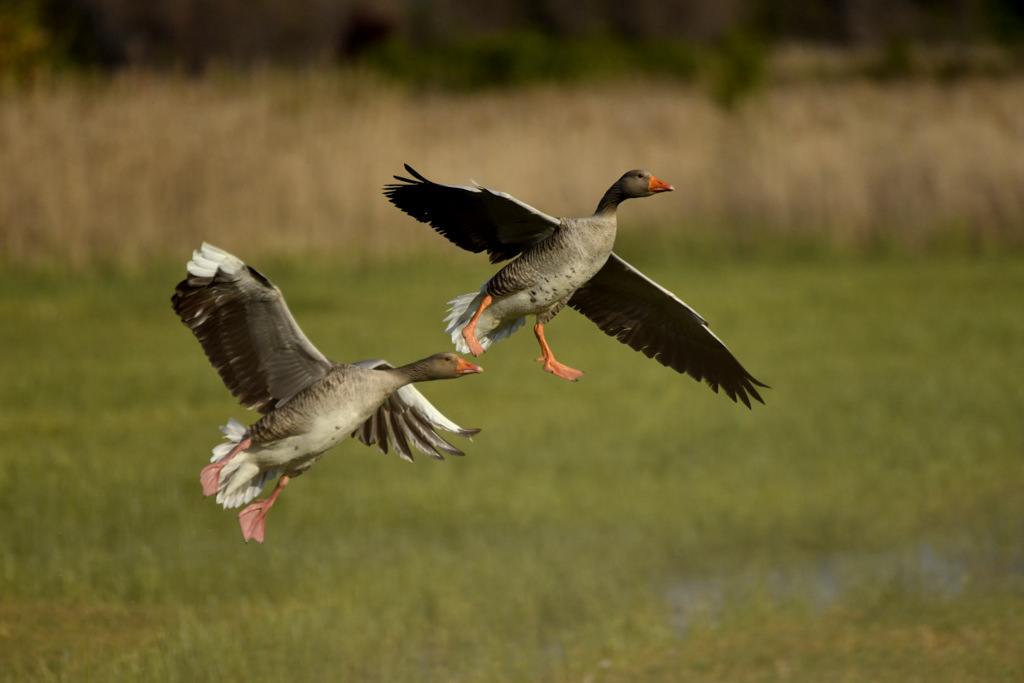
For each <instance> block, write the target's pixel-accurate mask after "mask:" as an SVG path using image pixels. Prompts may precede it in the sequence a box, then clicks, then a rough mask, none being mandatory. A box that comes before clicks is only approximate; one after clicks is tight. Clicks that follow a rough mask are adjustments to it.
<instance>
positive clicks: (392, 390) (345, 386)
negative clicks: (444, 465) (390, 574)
mask: <svg viewBox="0 0 1024 683" xmlns="http://www.w3.org/2000/svg"><path fill="white" fill-rule="evenodd" d="M186 268H187V271H188V276H187V277H186V279H185V280H183V281H182V282H181V283H179V284H178V286H177V289H176V291H175V294H174V297H173V298H172V299H171V301H172V305H173V307H174V310H175V312H176V313H177V314H178V315H179V317H180V318H181V320H182V322H183V323H184V324H185V325H186V326H187V327H188V328H189V329H190V330H192V332H193V333H194V334H195V335H196V338H197V339H198V340H199V342H200V343H201V345H202V346H203V349H204V351H205V352H206V355H207V357H208V358H209V359H210V362H211V364H212V365H213V366H214V368H216V370H217V371H218V373H219V374H220V376H221V378H222V379H223V380H224V383H225V385H226V386H227V387H228V389H230V390H231V392H232V393H233V394H234V395H235V396H236V397H238V399H239V401H240V402H241V403H242V404H243V405H245V406H247V407H250V408H255V409H257V410H259V411H260V412H261V413H264V415H263V417H261V418H260V419H259V420H257V421H256V422H255V423H253V424H252V425H250V426H248V427H246V426H244V425H242V424H241V423H240V422H238V421H237V420H234V419H231V420H230V421H229V422H228V424H227V425H225V426H223V427H221V431H222V432H224V434H225V437H226V439H227V442H226V443H223V444H220V445H219V446H217V447H216V448H214V449H213V457H212V458H211V463H212V464H210V465H208V466H207V467H205V468H203V471H202V473H201V475H200V481H201V483H202V485H203V493H204V495H212V494H214V493H216V495H217V502H218V503H221V504H222V505H223V506H224V507H225V508H233V507H240V506H242V505H245V504H246V503H248V502H250V501H251V500H252V499H253V498H255V497H256V496H258V495H259V494H260V492H261V491H262V490H263V487H264V485H265V484H266V483H267V482H268V481H269V480H271V479H273V478H275V477H279V479H278V483H277V486H276V487H275V488H274V491H273V492H272V493H271V495H270V496H269V497H268V498H267V499H265V500H261V501H257V502H256V503H254V504H252V505H250V506H249V507H247V508H245V509H244V510H242V512H241V513H239V521H240V523H241V525H242V534H243V537H244V538H245V540H246V541H248V540H249V539H251V538H255V539H256V540H257V541H259V542H263V538H264V527H265V519H266V514H267V512H268V511H269V510H270V508H271V506H272V505H273V504H274V501H275V500H276V499H277V496H278V495H279V494H280V492H281V490H282V489H283V488H284V487H285V486H286V485H287V484H288V482H289V481H290V480H291V479H292V478H294V477H297V476H298V475H300V474H302V473H303V472H305V471H306V470H308V469H309V468H310V467H312V466H313V465H314V464H316V462H317V461H318V460H319V459H320V458H321V457H323V454H324V453H326V452H327V451H328V450H330V449H331V448H333V447H334V446H336V445H337V444H338V443H340V442H341V441H343V440H345V439H347V438H349V437H351V436H358V437H359V439H360V440H361V441H362V442H363V443H365V444H367V445H376V446H377V449H378V450H380V451H381V452H384V453H386V452H387V451H388V445H389V443H390V445H391V446H392V447H393V448H394V449H395V450H396V451H398V453H399V454H400V455H401V456H402V457H403V458H405V459H407V460H412V449H411V448H410V444H411V445H412V446H413V447H414V448H415V449H417V450H419V451H421V452H423V453H427V454H428V455H430V456H432V457H434V458H438V459H442V458H443V455H442V453H447V454H450V455H462V454H463V453H462V451H460V450H459V449H458V448H456V447H455V446H453V445H451V444H450V443H448V442H447V441H445V440H444V439H443V438H441V436H439V435H438V434H437V433H436V431H435V429H443V430H446V431H449V432H452V433H454V434H458V435H459V436H464V437H469V436H472V435H474V434H476V433H477V432H479V430H477V429H463V428H462V427H459V426H458V425H457V424H455V423H454V422H452V421H451V420H450V419H448V418H447V417H445V416H444V415H443V414H442V413H441V412H440V411H438V410H437V409H436V408H435V407H434V406H433V405H432V404H431V403H430V402H429V401H428V400H427V399H426V397H424V396H423V394H421V393H420V392H419V391H418V390H417V389H416V388H415V387H414V386H413V384H414V383H416V382H423V381H429V380H434V379H450V378H455V377H460V376H462V375H466V374H473V373H477V372H480V371H481V369H480V368H479V367H478V366H476V365H473V364H472V363H467V362H466V361H464V360H462V359H461V358H459V357H458V356H456V355H455V354H453V353H439V354H435V355H433V356H430V357H428V358H424V359H422V360H420V361H416V362H414V363H410V364H408V365H405V366H402V367H398V368H396V367H394V366H392V365H390V364H389V363H387V362H386V361H382V360H370V361H360V362H358V363H354V364H346V363H337V362H333V361H331V360H329V359H327V358H326V357H325V356H324V355H323V354H322V353H320V351H318V350H317V349H316V347H314V346H313V345H312V343H311V342H310V341H309V340H308V339H307V338H306V337H305V335H304V334H303V333H302V331H301V330H300V329H299V327H298V324H297V323H296V322H295V320H294V318H293V317H292V315H291V313H290V312H289V311H288V307H287V305H286V304H285V302H284V298H283V297H282V296H281V293H280V291H279V290H278V289H277V288H276V287H274V285H273V284H271V283H270V281H269V280H267V279H266V278H265V277H264V276H263V275H261V274H260V273H259V272H258V271H256V270H255V269H253V268H251V267H249V266H247V265H245V264H244V263H243V262H242V261H241V260H240V259H238V258H236V257H235V256H232V255H231V254H229V253H227V252H225V251H223V250H221V249H218V248H216V247H213V246H212V245H209V244H205V243H204V244H203V246H202V248H200V249H199V250H197V251H196V252H195V253H194V254H193V257H192V260H191V261H189V262H188V264H187V266H186Z"/></svg>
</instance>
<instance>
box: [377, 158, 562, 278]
mask: <svg viewBox="0 0 1024 683" xmlns="http://www.w3.org/2000/svg"><path fill="white" fill-rule="evenodd" d="M405 170H406V171H408V172H409V174H410V175H411V176H413V178H412V179H409V178H403V177H402V176H397V175H396V176H395V180H397V181H398V182H397V183H394V184H391V185H385V186H384V195H385V196H386V197H387V198H388V200H389V201H390V202H391V203H392V204H394V205H395V206H397V207H398V208H399V209H401V210H402V211H404V212H405V213H407V214H409V215H410V216H412V217H413V218H415V219H416V220H418V221H420V222H422V223H427V224H429V225H430V226H431V227H433V228H434V230H436V231H437V232H439V233H440V234H441V235H444V236H445V237H446V238H448V240H449V241H451V242H452V243H454V244H456V245H458V246H459V247H462V248H463V249H465V250H467V251H471V252H473V253H474V254H478V253H480V252H481V251H486V252H487V253H488V255H489V256H490V258H491V263H498V262H499V261H504V260H506V259H510V258H512V257H514V256H518V255H519V254H520V253H521V252H522V251H523V250H524V249H526V248H527V247H530V246H532V245H534V244H536V243H537V242H540V241H541V240H543V239H544V238H545V237H547V236H548V235H550V234H551V233H552V232H554V230H555V229H556V228H557V227H558V225H559V220H558V219H557V218H555V217H553V216H549V215H547V214H546V213H544V212H542V211H538V210H537V209H535V208H533V207H532V206H530V205H529V204H525V203H523V202H521V201H519V200H518V199H516V198H515V197H513V196H511V195H509V194H506V193H505V192H498V191H496V190H489V189H487V188H486V187H482V186H480V185H474V186H472V187H470V186H468V185H441V184H439V183H435V182H432V181H430V180H427V179H426V178H424V177H423V176H422V175H420V174H419V173H417V172H416V171H415V170H413V168H412V167H411V166H409V165H408V164H406V165H405Z"/></svg>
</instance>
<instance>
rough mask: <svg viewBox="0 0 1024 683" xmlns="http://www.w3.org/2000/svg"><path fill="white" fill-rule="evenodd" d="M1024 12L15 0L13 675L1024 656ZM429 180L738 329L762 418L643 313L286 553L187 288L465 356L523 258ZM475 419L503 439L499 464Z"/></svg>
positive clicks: (8, 338) (393, 672)
mask: <svg viewBox="0 0 1024 683" xmlns="http://www.w3.org/2000/svg"><path fill="white" fill-rule="evenodd" d="M1021 112H1024V4H1022V3H1021V2H1017V1H1015V0H955V1H952V2H939V1H935V0H889V1H888V2H880V1H879V0H845V1H834V2H813V1H811V0H784V1H781V2H768V1H760V0H725V1H723V2H716V3H705V2H696V1H691V0H661V1H660V2H647V1H634V2H629V3H605V2H593V1H590V0H580V1H579V2H575V3H564V2H554V1H545V0H534V1H530V2H512V1H503V0H495V1H493V2H486V3H476V4H474V5H472V6H471V5H469V4H467V3H456V2H448V1H431V0H407V1H404V2H402V1H398V0H380V1H378V2H373V3H369V2H344V1H336V0H296V1H294V2H288V3H283V2H270V1H266V0H254V1H250V2H239V1H235V0H202V1H200V0H152V1H149V2H139V1H131V0H0V520H2V522H0V653H2V654H0V660H2V662H3V664H2V666H0V680H2V681H7V680H10V681H26V680H44V681H69V680H74V681H80V680H97V681H100V680H102V681H116V680H132V681H135V680H140V679H142V680H157V681H179V680H182V681H184V680H187V681H195V680H213V679H221V680H225V679H226V680H239V679H243V678H244V679H246V680H252V681H283V680H298V679H303V680H324V681H328V680H329V681H338V680H345V681H348V680H351V681H395V680H416V681H531V682H536V681H589V682H594V681H604V682H613V681H666V682H668V681H678V680H696V681H763V680H801V681H802V680H807V681H811V680H844V681H908V680H929V681H964V680H986V681H991V680H1020V679H1021V678H1024V659H1022V658H1021V655H1020V643H1021V642H1022V639H1024V389H1022V383H1021V380H1022V379H1024V377H1022V372H1021V371H1022V368H1024V343H1022V342H1024V316H1022V315H1021V313H1020V303H1021V300H1022V295H1024V259H1022V258H1021V257H1022V248H1024V115H1022V113H1021ZM405 163H408V164H410V165H411V166H412V167H414V168H415V169H416V170H417V171H419V172H421V173H422V174H424V175H425V176H426V177H428V178H430V179H431V180H435V181H437V182H442V183H453V184H469V183H470V182H471V181H476V182H479V183H480V184H482V185H485V186H487V187H490V188H493V189H496V190H502V191H505V192H508V193H510V194H512V195H513V196H515V197H516V198H518V199H520V200H522V201H524V202H527V203H529V204H531V205H533V206H535V207H537V208H538V209H540V210H542V211H544V212H546V213H549V214H552V215H559V216H580V215H586V214H589V213H590V212H592V211H593V209H594V208H595V207H596V205H597V202H598V200H599V199H600V197H601V195H602V194H603V192H604V191H605V189H606V188H607V187H608V186H609V185H610V184H611V183H612V182H614V181H615V180H616V179H617V178H618V177H619V176H620V175H621V174H622V173H623V172H624V171H626V170H628V169H631V168H637V167H642V168H646V169H647V170H649V171H651V172H653V173H654V174H656V175H657V176H658V177H660V178H662V179H664V180H666V181H667V182H669V183H671V184H672V185H674V187H675V189H676V191H675V192H672V193H667V194H661V195H658V196H656V197H653V198H650V199H645V200H643V201H631V202H628V203H625V204H623V206H622V207H621V209H620V211H619V235H618V240H617V246H616V252H617V253H618V254H619V255H620V256H622V257H623V258H625V259H627V260H628V261H629V262H631V263H632V264H633V265H635V266H637V267H638V268H640V269H641V270H642V271H643V272H644V273H646V274H647V275H648V276H650V277H651V278H652V279H654V280H656V281H657V282H658V283H660V284H661V285H663V286H664V287H666V288H668V289H670V290H671V291H673V292H675V293H676V294H677V295H678V296H679V297H680V298H682V299H683V300H685V301H686V302H687V303H689V304H690V305H692V306H693V307H694V308H695V309H696V310H697V311H698V312H700V313H701V314H702V315H703V316H704V317H705V318H707V319H708V320H709V321H710V322H711V329H712V330H713V331H714V332H715V333H716V334H718V335H719V336H720V337H721V338H722V339H723V341H724V342H725V343H726V344H727V345H728V346H729V347H730V349H731V350H732V351H733V352H734V353H735V354H736V355H737V357H738V358H739V359H740V361H741V362H742V363H743V364H744V366H745V367H747V369H748V370H750V372H751V373H752V374H753V375H754V376H755V377H757V378H758V379H759V380H761V381H763V382H765V383H767V384H769V385H771V387H772V388H771V389H770V390H766V391H764V392H763V396H764V398H765V403H766V405H764V406H762V405H756V406H755V407H754V408H753V409H752V410H750V411H748V410H747V409H746V408H744V407H742V406H738V405H736V404H734V403H732V402H731V401H729V400H728V399H727V398H726V397H724V396H722V395H716V394H714V393H712V392H710V391H708V388H707V387H706V386H702V385H700V384H697V383H695V382H693V381H691V380H690V379H689V378H686V377H681V376H678V375H676V374H675V373H674V372H672V371H670V370H668V369H666V368H664V367H662V366H660V365H658V364H657V363H654V362H652V361H650V360H648V359H646V358H644V357H643V356H642V355H640V354H637V353H634V352H632V351H631V350H629V349H628V348H626V347H624V346H622V345H621V344H618V343H616V342H615V341H614V340H612V339H610V338H607V337H605V336H604V335H602V334H601V333H600V332H599V331H597V330H596V329H594V327H593V325H591V324H590V323H589V322H588V321H586V320H585V319H583V318H582V317H581V316H578V315H576V314H575V313H574V312H572V311H565V312H563V313H561V314H560V315H559V316H558V318H557V319H556V320H555V321H554V322H553V323H552V325H551V326H550V327H549V328H548V338H549V340H551V343H552V345H553V346H556V347H557V348H558V349H559V358H560V359H561V360H563V361H564V362H566V363H568V364H569V365H572V366H573V367H579V368H581V369H583V370H585V371H586V372H587V374H586V375H585V376H584V377H583V378H582V379H581V381H580V382H579V383H578V384H570V383H568V382H563V381H560V380H558V379H557V378H553V377H550V376H548V375H545V374H544V373H543V372H541V371H540V369H539V368H538V367H536V366H534V364H533V362H532V359H533V358H534V357H535V356H536V348H535V346H536V345H535V342H534V340H533V338H532V336H531V335H530V334H529V333H527V332H522V333H520V334H518V335H514V336H513V337H512V338H510V339H508V340H506V341H503V342H502V343H501V344H500V345H497V346H496V347H494V348H492V349H491V350H489V351H488V353H487V354H485V355H484V356H483V357H481V358H480V359H479V361H478V362H479V363H480V364H481V365H482V366H483V367H484V368H485V373H484V374H483V375H480V376H474V377H471V378H465V379H463V380H460V381H459V382H440V383H434V384H432V385H430V386H428V387H425V388H424V392H425V393H426V394H427V395H428V396H429V397H430V399H431V400H432V401H433V402H434V403H435V405H437V406H438V407H439V408H440V409H441V410H442V411H443V412H445V413H446V414H447V415H449V416H450V417H451V418H452V419H454V420H455V421H456V422H458V423H460V424H462V425H465V426H472V427H480V428H482V430H483V431H482V432H481V434H480V435H479V436H477V437H476V438H475V439H474V440H473V441H472V442H471V443H468V444H467V445H465V447H464V450H466V452H467V457H466V458H450V459H449V460H448V461H446V462H443V463H436V462H430V461H428V459H426V458H420V459H418V460H417V462H416V463H414V464H412V465H410V464H408V463H405V462H403V461H400V460H399V459H398V458H395V457H393V456H392V455H388V456H381V455H377V454H375V453H374V452H373V451H370V450H369V449H366V448H365V447H363V446H362V445H360V444H358V443H345V444H342V445H340V446H339V447H338V448H337V449H336V450H335V451H334V452H332V453H331V454H330V455H329V456H328V457H326V458H324V460H323V461H321V462H320V463H319V464H318V465H317V466H316V467H315V468H313V469H312V470H311V471H310V472H309V474H307V475H306V476H303V477H301V478H300V479H298V480H297V481H296V482H294V483H293V484H292V485H290V486H289V488H288V490H287V492H286V493H285V494H283V495H282V498H281V500H280V502H279V503H278V504H277V505H276V506H275V508H274V511H273V513H272V514H271V515H270V517H269V520H268V524H267V540H266V543H265V544H264V545H262V546H256V545H255V544H249V545H244V544H243V543H242V541H241V539H240V534H239V529H238V523H237V519H236V515H235V513H234V512H233V511H224V510H222V509H220V508H219V507H218V506H216V505H215V504H214V502H213V501H210V500H203V499H202V497H201V492H200V487H199V484H198V473H199V469H200V468H201V467H202V466H203V465H204V464H206V462H207V461H208V457H209V450H210V449H211V448H212V447H213V446H214V445H216V443H217V442H218V440H219V439H220V434H219V432H218V431H217V429H216V427H217V426H218V425H220V424H224V423H225V421H226V420H227V418H228V417H229V416H234V417H236V418H237V419H239V420H241V421H243V422H246V423H251V422H252V421H254V420H255V416H254V415H253V414H251V413H249V412H247V411H245V410H243V409H242V408H241V407H239V406H237V405H236V404H235V403H234V401H233V399H232V397H231V396H230V395H229V394H228V392H227V391H225V389H224V387H223V385H222V384H221V383H220V382H219V379H218V377H217V375H216V373H215V372H214V371H213V369H212V368H210V367H209V364H208V363H207V361H206V359H205V357H204V356H203V354H202V351H201V349H200V347H199V345H198V343H196V341H195V339H194V338H193V337H192V336H191V335H190V334H189V333H188V331H187V330H186V329H185V328H184V327H183V326H182V325H181V324H180V323H179V321H178V320H177V319H176V318H175V316H174V314H173V312H172V311H171V309H170V304H169V299H170V296H171V294H172V293H173V291H174V286H175V284H176V283H177V282H178V281H179V280H180V279H181V278H182V277H183V276H184V272H185V271H184V264H185V262H186V261H187V260H188V258H189V256H190V255H191V252H192V250H193V249H195V248H196V247H198V246H199V244H200V243H201V242H202V241H204V240H206V241H209V242H211V243H213V244H215V245H217V246H219V247H222V248H224V249H226V250H228V251H230V252H232V253H234V254H237V255H238V256H239V257H241V258H242V259H244V260H245V261H246V262H247V263H249V264H250V265H253V266H255V267H256V268H258V269H259V270H260V271H261V272H263V273H264V274H265V275H266V276H267V277H269V278H270V279H271V280H272V281H273V282H274V283H275V284H277V285H278V286H279V287H280V288H281V289H282V291H283V292H284V295H285V297H286V298H287V300H288V302H289V306H290V309H291V310H292V312H293V314H294V315H295V317H296V319H297V320H298V322H299V324H300V325H301V326H302V328H303V330H304V331H305V332H306V333H307V335H308V336H309V337H310V339H311V340H312V341H313V342H314V343H315V344H316V345H317V346H318V347H319V348H321V349H322V350H323V351H324V353H325V354H327V355H328V356H329V357H331V358H334V359H336V360H339V361H355V360H359V359H362V358H387V359H389V360H391V361H392V362H394V363H404V362H407V361H410V360H414V359H416V358H420V357H422V356H425V355H427V354H429V353H433V352H436V351H440V350H444V349H446V348H448V346H449V344H450V342H449V339H448V337H447V336H446V335H444V333H443V327H444V326H443V323H442V318H443V317H444V315H445V310H446V305H445V302H447V301H448V300H450V299H451V298H452V297H454V296H456V295H458V294H462V293H464V292H469V291H473V290H475V289H477V288H478V287H479V286H480V284H481V283H482V282H484V281H485V280H486V278H487V277H489V276H490V275H491V274H492V273H493V272H494V270H495V269H496V268H495V267H494V266H490V265H488V264H487V263H486V262H485V261H486V260H485V259H481V258H480V257H479V255H472V254H468V253H465V252H461V251H459V250H458V249H456V248H455V247H454V246H453V245H451V244H450V243H448V242H447V241H446V240H444V239H442V238H441V237H439V236H438V235H437V234H435V233H434V232H433V231H432V230H431V229H429V228H428V227H426V226H424V225H422V224H419V223H417V222H416V221H414V220H412V219H411V218H409V217H407V216H405V215H403V214H401V213H400V212H398V211H397V210H396V209H395V208H394V207H392V206H391V205H390V204H388V202H387V201H386V199H385V198H384V197H383V195H382V193H381V189H382V187H383V186H384V185H385V184H386V183H388V182H390V181H391V178H392V176H393V175H395V174H399V175H404V174H405V171H404V170H403V164H405ZM460 447H461V444H460Z"/></svg>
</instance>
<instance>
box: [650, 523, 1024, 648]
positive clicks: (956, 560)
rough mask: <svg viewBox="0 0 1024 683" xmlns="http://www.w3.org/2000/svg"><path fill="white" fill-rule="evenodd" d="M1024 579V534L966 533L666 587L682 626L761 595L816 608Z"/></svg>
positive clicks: (948, 594)
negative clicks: (1013, 536)
mask: <svg viewBox="0 0 1024 683" xmlns="http://www.w3.org/2000/svg"><path fill="white" fill-rule="evenodd" d="M1021 579H1024V534H1022V535H1018V536H1017V538H1016V539H1015V540H1014V541H1012V542H1011V543H1009V544H1008V543H1007V542H1006V539H1001V540H996V539H995V538H994V537H977V536H964V537H960V538H958V539H955V540H947V541H923V540H922V541H919V542H917V543H916V544H914V545H912V546H909V547H904V548H900V549H896V550H891V551H886V552H878V553H852V552H851V553H832V554H828V555H823V556H820V557H817V558H813V559H809V560H802V561H791V562H786V563H780V564H776V565H771V564H765V563H763V562H761V563H757V564H756V565H755V566H754V567H752V568H750V569H747V570H744V571H743V572H741V573H738V574H733V575H720V576H712V577H702V578H688V579H683V580H681V581H679V582H677V583H675V584H674V585H672V586H671V588H670V589H669V590H668V593H667V596H666V599H667V601H668V604H669V605H670V607H671V608H672V613H673V621H674V623H675V626H676V628H677V629H678V630H679V631H680V632H681V633H683V634H686V633H687V632H688V631H689V630H690V628H691V627H692V626H693V625H695V624H698V623H700V624H703V625H709V626H712V627H714V626H715V625H717V624H718V622H719V621H720V620H721V617H722V616H723V615H724V614H725V613H726V612H727V611H728V610H734V609H740V608H742V607H743V606H745V605H750V604H755V602H756V601H760V602H762V603H763V602H765V601H769V602H770V603H771V604H787V603H797V604H801V605H806V606H807V607H809V608H810V609H811V610H813V611H814V612H815V613H820V612H822V611H824V610H826V609H828V608H830V607H833V606H836V605H839V604H842V603H844V602H846V601H850V600H855V599H857V598H858V597H869V596H872V595H875V596H877V595H880V594H893V595H904V596H908V597H909V596H914V597H918V598H924V599H928V600H934V601H942V600H946V599H951V598H955V597H957V596H959V595H961V594H963V593H964V591H965V590H967V589H968V588H969V587H975V588H981V589H983V588H984V587H985V586H986V585H992V586H1000V585H1005V582H1006V581H1008V580H1021Z"/></svg>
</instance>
